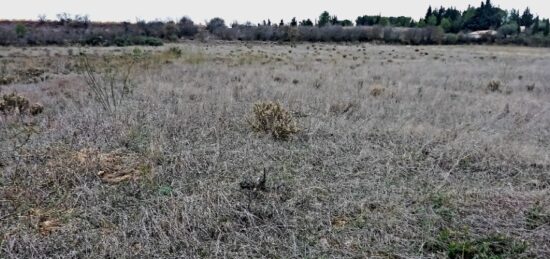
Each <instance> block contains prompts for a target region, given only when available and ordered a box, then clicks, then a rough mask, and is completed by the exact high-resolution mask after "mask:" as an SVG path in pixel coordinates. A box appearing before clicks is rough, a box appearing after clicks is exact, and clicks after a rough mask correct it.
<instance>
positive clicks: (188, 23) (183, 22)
mask: <svg viewBox="0 0 550 259" xmlns="http://www.w3.org/2000/svg"><path fill="white" fill-rule="evenodd" d="M178 29H179V36H180V37H184V36H187V37H192V36H195V35H196V34H197V33H198V32H199V28H198V27H197V26H196V25H195V23H194V22H193V20H191V18H189V17H186V16H184V17H182V18H181V19H180V21H179V23H178Z"/></svg>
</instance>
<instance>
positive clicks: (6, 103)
mask: <svg viewBox="0 0 550 259" xmlns="http://www.w3.org/2000/svg"><path fill="white" fill-rule="evenodd" d="M29 103H30V102H29V100H28V99H27V98H25V97H24V96H21V95H18V94H16V93H11V94H7V95H3V96H2V98H1V99H0V111H1V112H4V113H25V112H29V113H30V114H31V115H38V114H40V113H42V112H43V111H44V107H43V106H42V105H41V104H39V103H35V104H33V105H29Z"/></svg>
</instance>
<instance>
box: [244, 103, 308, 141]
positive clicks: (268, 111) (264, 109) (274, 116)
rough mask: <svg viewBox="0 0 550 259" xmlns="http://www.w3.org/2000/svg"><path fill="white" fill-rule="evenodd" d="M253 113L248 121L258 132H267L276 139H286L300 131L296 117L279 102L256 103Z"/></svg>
mask: <svg viewBox="0 0 550 259" xmlns="http://www.w3.org/2000/svg"><path fill="white" fill-rule="evenodd" d="M252 113H253V114H252V118H250V119H249V120H248V123H249V124H250V126H251V127H252V129H253V130H254V131H256V132H265V133H268V134H271V135H272V136H273V138H275V139H283V140H284V139H288V138H289V137H290V136H291V135H292V134H295V133H298V132H299V131H300V129H299V128H298V126H297V125H296V121H295V119H294V117H292V115H291V114H290V112H288V111H287V110H286V109H284V108H283V107H282V106H281V104H279V103H278V102H259V103H256V104H254V108H253V111H252Z"/></svg>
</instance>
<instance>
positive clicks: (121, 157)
mask: <svg viewBox="0 0 550 259" xmlns="http://www.w3.org/2000/svg"><path fill="white" fill-rule="evenodd" d="M75 159H76V160H77V161H78V162H79V163H80V164H81V165H89V164H96V165H98V167H99V168H98V169H99V171H98V172H97V176H99V178H101V180H102V181H103V182H105V183H109V184H117V183H121V182H124V181H129V180H139V179H140V178H141V177H142V176H144V175H149V174H150V173H151V167H150V165H149V164H147V163H143V159H142V158H140V157H138V156H137V155H136V154H132V153H128V152H123V151H122V150H115V151H112V152H109V153H100V152H98V151H95V150H92V149H82V150H80V151H78V152H76V154H75Z"/></svg>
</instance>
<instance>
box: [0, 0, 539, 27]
mask: <svg viewBox="0 0 550 259" xmlns="http://www.w3.org/2000/svg"><path fill="white" fill-rule="evenodd" d="M480 3H481V0H454V1H450V0H376V1H372V0H371V1H368V0H270V1H262V0H193V1H189V0H179V1H175V0H144V1H139V0H0V19H37V17H38V15H39V14H45V15H46V16H47V17H48V19H55V18H56V14H58V13H62V12H67V13H70V14H87V15H89V16H90V18H91V19H92V20H94V21H132V22H134V21H136V18H140V19H145V20H154V19H161V20H165V19H178V18H180V17H182V16H184V15H186V16H189V17H191V19H193V20H194V21H195V22H197V23H204V21H205V20H207V19H210V18H213V17H222V18H223V19H225V21H226V23H231V22H232V21H235V20H236V21H239V22H245V21H251V22H253V23H258V22H261V21H262V20H264V19H265V20H267V19H268V18H269V19H271V21H272V22H275V21H277V22H278V21H280V20H281V19H284V20H285V22H289V21H290V19H291V18H292V17H294V16H296V17H297V18H298V20H301V19H304V18H311V19H312V20H314V19H315V18H316V17H318V16H319V14H320V13H321V12H322V11H324V10H327V11H329V12H330V13H331V14H333V15H337V16H338V18H339V19H350V20H352V21H355V19H356V18H357V16H359V15H364V14H369V15H375V14H382V15H384V16H399V15H404V16H411V17H413V18H415V19H418V18H420V17H423V16H424V14H425V12H426V9H427V8H428V6H429V5H432V6H437V7H438V6H441V5H443V6H444V7H450V6H454V7H457V8H459V9H461V10H463V9H465V8H466V7H467V6H468V4H471V5H473V6H479V4H480ZM492 3H493V4H494V5H498V6H500V7H501V8H503V9H511V8H516V9H518V8H519V9H521V10H523V9H525V7H527V6H529V7H530V8H531V10H532V12H534V13H536V14H538V15H540V16H542V17H550V0H522V1H517V0H493V1H492Z"/></svg>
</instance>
